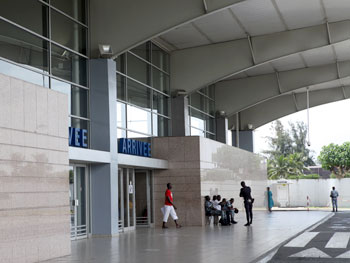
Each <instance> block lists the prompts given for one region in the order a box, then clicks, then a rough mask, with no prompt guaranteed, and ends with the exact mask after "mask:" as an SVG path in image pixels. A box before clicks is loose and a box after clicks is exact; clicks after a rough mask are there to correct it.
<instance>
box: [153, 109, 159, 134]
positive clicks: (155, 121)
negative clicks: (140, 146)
mask: <svg viewBox="0 0 350 263" xmlns="http://www.w3.org/2000/svg"><path fill="white" fill-rule="evenodd" d="M152 118H153V119H152V125H153V126H152V134H153V136H158V115H157V114H153V116H152Z"/></svg>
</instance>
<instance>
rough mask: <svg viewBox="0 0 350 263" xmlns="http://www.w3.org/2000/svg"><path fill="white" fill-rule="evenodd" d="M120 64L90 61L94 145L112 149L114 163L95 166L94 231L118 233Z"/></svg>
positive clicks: (101, 148) (93, 172) (92, 208)
mask: <svg viewBox="0 0 350 263" xmlns="http://www.w3.org/2000/svg"><path fill="white" fill-rule="evenodd" d="M116 100H117V80H116V64H115V62H114V61H113V60H111V59H94V60H91V61H90V118H91V125H90V127H91V135H92V136H90V138H91V142H90V145H91V148H92V149H94V150H101V151H108V152H110V154H111V162H110V163H107V164H98V165H91V193H90V196H91V213H92V215H91V221H92V222H91V232H92V234H93V235H114V234H117V233H118V161H117V158H118V152H117V106H116V103H117V101H116Z"/></svg>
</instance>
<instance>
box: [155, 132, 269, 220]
mask: <svg viewBox="0 0 350 263" xmlns="http://www.w3.org/2000/svg"><path fill="white" fill-rule="evenodd" d="M152 147H153V148H152V156H153V157H156V158H160V159H166V160H168V161H169V169H168V170H156V171H155V172H154V201H155V222H156V225H160V224H161V222H162V214H161V211H160V208H161V207H162V206H163V204H164V192H165V190H166V184H167V183H168V182H171V183H172V184H173V193H174V203H175V204H176V205H177V207H178V210H177V213H178V216H179V221H180V223H182V224H183V225H197V226H198V225H203V223H204V209H203V200H204V196H205V195H210V196H212V195H214V194H220V195H221V196H222V197H223V198H231V197H233V198H235V200H236V206H238V207H239V208H241V209H242V206H243V205H242V201H241V200H240V198H239V190H240V188H241V186H240V182H241V181H242V180H244V181H246V183H247V185H249V186H250V187H251V188H252V195H253V197H254V198H255V200H256V201H255V207H263V206H264V199H265V191H266V186H267V183H266V182H267V173H266V163H265V161H264V159H262V158H261V157H259V156H258V155H255V154H253V153H250V152H247V151H244V150H241V149H238V148H236V147H232V146H229V145H226V144H223V143H219V142H216V141H213V140H210V139H206V138H202V137H167V138H165V137H164V138H153V140H152Z"/></svg>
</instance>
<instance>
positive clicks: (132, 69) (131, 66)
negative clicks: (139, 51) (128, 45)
mask: <svg viewBox="0 0 350 263" xmlns="http://www.w3.org/2000/svg"><path fill="white" fill-rule="evenodd" d="M127 65H128V76H129V77H131V78H133V79H136V80H138V81H141V82H142V83H145V84H147V85H150V78H149V65H148V64H147V63H146V62H143V61H142V60H140V59H138V58H137V57H135V56H134V55H132V54H130V53H128V60H127Z"/></svg>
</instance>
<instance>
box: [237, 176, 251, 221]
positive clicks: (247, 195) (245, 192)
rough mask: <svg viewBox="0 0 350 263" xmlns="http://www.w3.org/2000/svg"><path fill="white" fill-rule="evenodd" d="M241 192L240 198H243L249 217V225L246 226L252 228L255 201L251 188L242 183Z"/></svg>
mask: <svg viewBox="0 0 350 263" xmlns="http://www.w3.org/2000/svg"><path fill="white" fill-rule="evenodd" d="M241 186H242V188H241V192H240V193H239V196H240V197H243V200H244V208H245V213H246V216H247V223H246V224H245V226H250V225H251V224H252V223H253V203H254V199H253V198H252V196H251V190H250V187H249V186H246V185H245V182H244V181H242V182H241Z"/></svg>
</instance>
